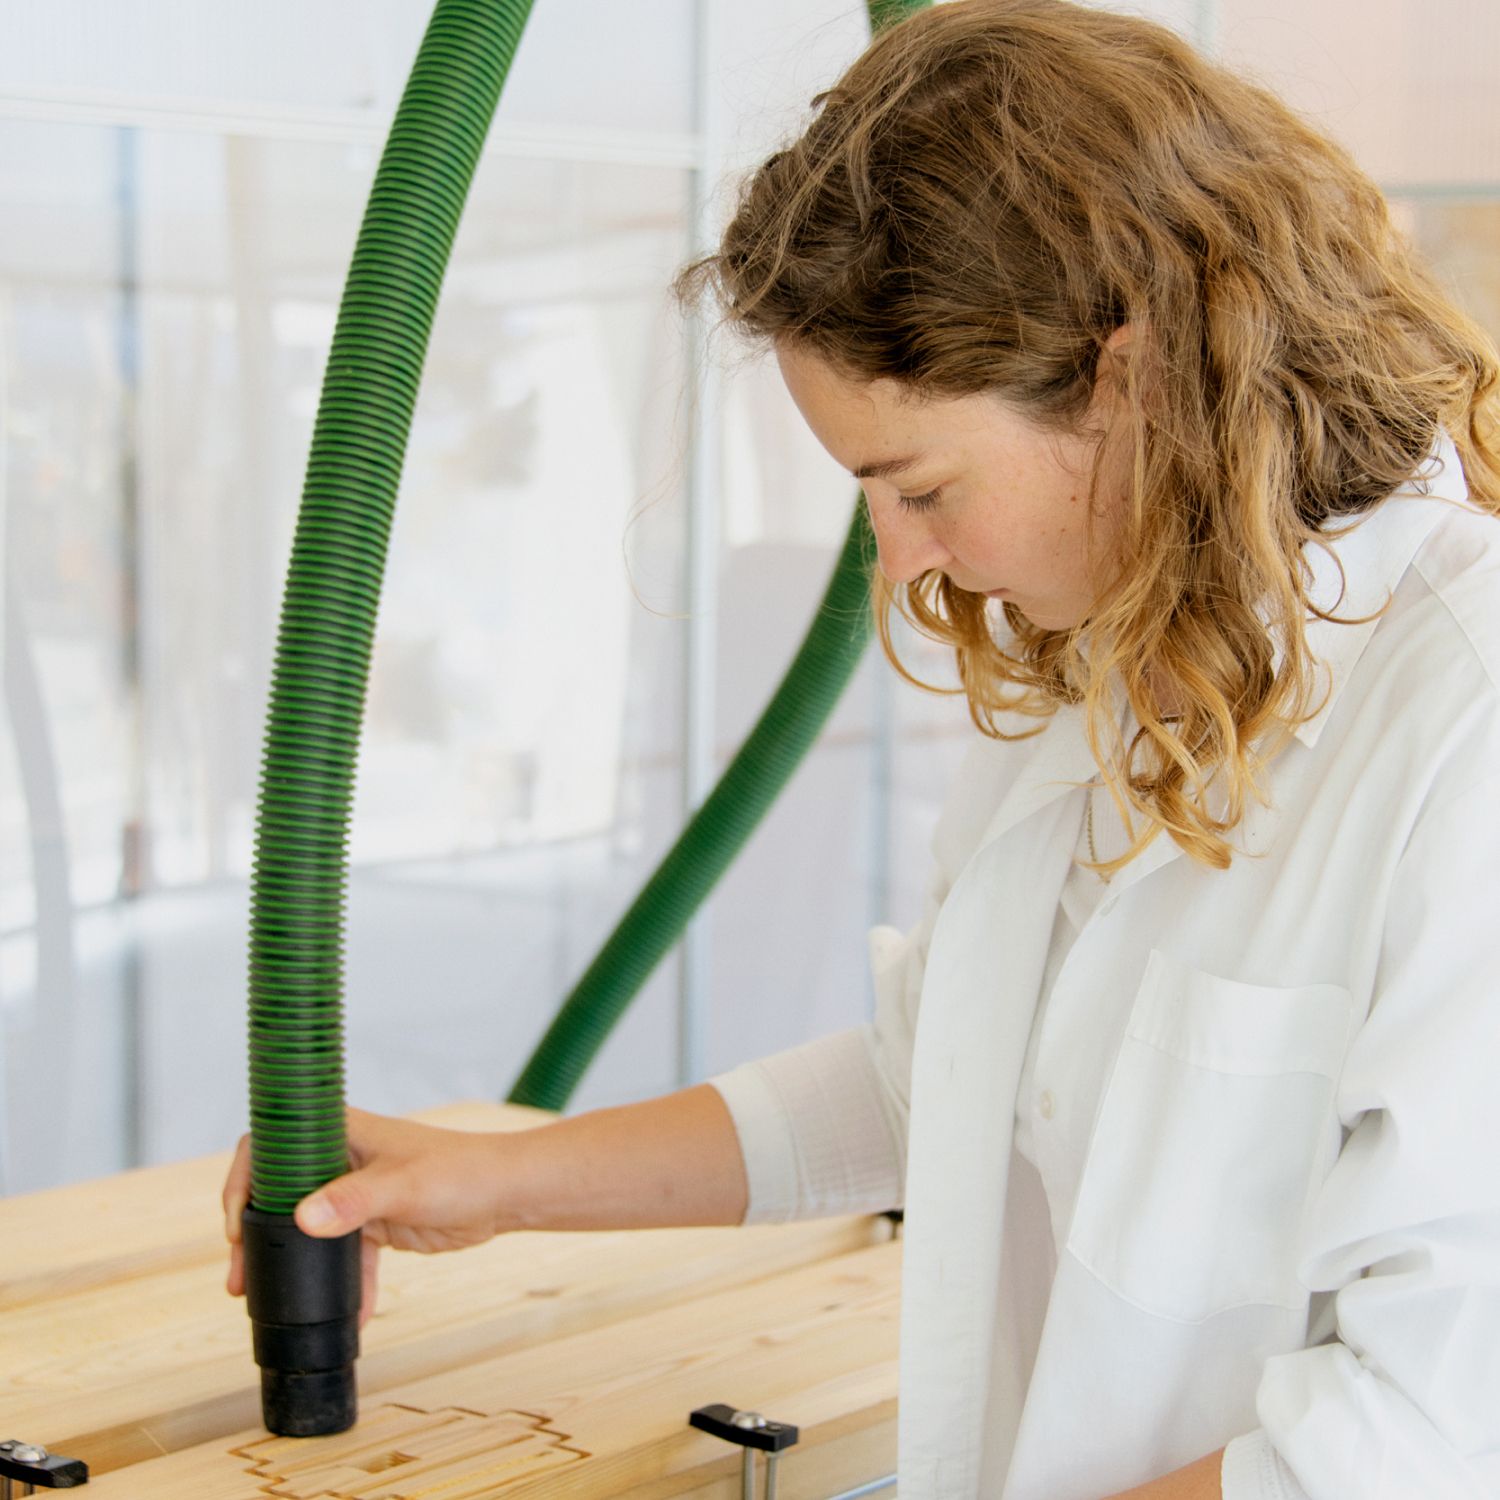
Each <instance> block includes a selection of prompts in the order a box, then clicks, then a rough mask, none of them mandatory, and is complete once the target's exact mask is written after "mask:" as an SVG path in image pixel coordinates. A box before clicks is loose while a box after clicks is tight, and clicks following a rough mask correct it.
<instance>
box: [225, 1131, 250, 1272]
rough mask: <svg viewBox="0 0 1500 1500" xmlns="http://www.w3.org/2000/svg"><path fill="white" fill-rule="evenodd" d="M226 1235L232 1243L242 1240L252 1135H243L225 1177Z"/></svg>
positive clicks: (248, 1191)
mask: <svg viewBox="0 0 1500 1500" xmlns="http://www.w3.org/2000/svg"><path fill="white" fill-rule="evenodd" d="M222 1201H223V1204H224V1235H225V1238H226V1239H228V1241H229V1243H230V1244H231V1245H237V1244H239V1242H240V1215H241V1214H242V1213H243V1212H244V1210H245V1205H246V1204H247V1203H248V1202H249V1201H250V1137H249V1136H248V1135H242V1136H241V1137H240V1142H239V1145H238V1146H236V1147H235V1148H234V1160H233V1161H232V1162H231V1163H230V1164H229V1175H228V1176H227V1177H226V1178H225V1179H224V1193H223V1198H222Z"/></svg>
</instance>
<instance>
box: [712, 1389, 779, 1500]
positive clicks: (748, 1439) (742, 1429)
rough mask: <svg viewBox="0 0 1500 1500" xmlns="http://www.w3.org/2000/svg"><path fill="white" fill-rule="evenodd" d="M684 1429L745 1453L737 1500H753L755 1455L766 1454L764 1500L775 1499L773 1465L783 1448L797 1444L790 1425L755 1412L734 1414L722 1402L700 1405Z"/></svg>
mask: <svg viewBox="0 0 1500 1500" xmlns="http://www.w3.org/2000/svg"><path fill="white" fill-rule="evenodd" d="M688 1426H690V1427H697V1428H698V1429H700V1430H701V1431H703V1432H711V1433H712V1434H713V1435H714V1436H715V1437H718V1438H723V1439H724V1441H725V1442H726V1443H738V1444H739V1445H740V1447H741V1448H743V1449H744V1450H745V1457H744V1464H743V1467H742V1468H741V1471H740V1476H741V1477H740V1494H741V1500H754V1489H755V1452H756V1449H759V1450H760V1451H761V1452H762V1453H764V1454H765V1455H766V1497H765V1500H776V1465H777V1463H778V1462H779V1461H780V1458H781V1451H782V1449H783V1448H790V1447H791V1446H792V1444H793V1443H795V1442H796V1441H797V1429H796V1428H795V1427H793V1426H792V1425H791V1423H790V1422H768V1421H767V1420H766V1419H765V1418H764V1417H763V1416H761V1414H760V1413H759V1412H758V1411H736V1410H735V1408H734V1407H732V1406H726V1405H725V1404H724V1403H723V1402H722V1401H716V1402H715V1403H714V1404H713V1405H712V1406H700V1407H699V1408H698V1409H697V1411H695V1412H693V1413H692V1414H691V1415H690V1416H689V1417H688Z"/></svg>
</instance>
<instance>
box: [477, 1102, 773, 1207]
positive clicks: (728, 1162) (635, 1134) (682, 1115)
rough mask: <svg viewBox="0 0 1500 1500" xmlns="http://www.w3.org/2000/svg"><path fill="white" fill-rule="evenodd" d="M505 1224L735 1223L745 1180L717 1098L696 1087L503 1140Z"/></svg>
mask: <svg viewBox="0 0 1500 1500" xmlns="http://www.w3.org/2000/svg"><path fill="white" fill-rule="evenodd" d="M501 1139H502V1142H503V1147H504V1150H505V1167H504V1172H503V1178H502V1184H501V1185H502V1189H503V1191H504V1194H505V1197H506V1204H505V1211H504V1212H505V1217H506V1218H507V1219H512V1220H514V1221H515V1226H516V1227H517V1228H521V1229H651V1228H662V1227H666V1226H670V1225H688V1224H700V1225H701V1224H739V1223H742V1222H743V1221H744V1217H745V1210H746V1207H747V1205H748V1203H749V1183H748V1180H747V1178H746V1175H745V1163H744V1157H743V1155H742V1154H741V1151H740V1142H739V1135H738V1134H737V1132H736V1130H735V1127H734V1120H733V1118H732V1117H731V1115H730V1113H729V1109H728V1106H727V1105H726V1104H725V1103H724V1099H723V1096H722V1095H721V1094H720V1093H719V1091H718V1090H717V1089H716V1088H714V1087H713V1085H712V1084H707V1083H700V1084H696V1085H695V1086H694V1087H692V1088H687V1089H681V1090H679V1091H678V1092H677V1093H673V1094H664V1095H662V1096H660V1097H659V1098H656V1099H646V1100H642V1101H641V1102H640V1103H638V1104H624V1105H618V1106H614V1107H612V1108H609V1109H596V1110H591V1111H589V1112H588V1113H585V1114H580V1115H573V1116H570V1117H569V1118H567V1119H565V1120H559V1121H557V1122H556V1123H555V1124H551V1125H543V1126H541V1127H539V1128H538V1129H536V1130H527V1131H521V1132H519V1133H516V1134H510V1135H506V1136H504V1137H503V1138H501Z"/></svg>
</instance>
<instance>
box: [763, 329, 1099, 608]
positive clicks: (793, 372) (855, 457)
mask: <svg viewBox="0 0 1500 1500" xmlns="http://www.w3.org/2000/svg"><path fill="white" fill-rule="evenodd" d="M1123 332H1124V330H1121V331H1120V333H1123ZM1117 340H1120V334H1116V336H1115V338H1114V339H1112V340H1111V341H1110V342H1111V344H1112V345H1114V344H1115V343H1116V341H1117ZM776 353H777V359H778V361H779V363H780V365H781V373H782V377H783V379H784V380H785V381H786V386H787V390H788V391H790V392H791V396H792V400H793V401H795V402H796V403H797V409H798V410H799V411H800V412H801V413H802V416H803V418H804V419H805V420H806V422H807V425H808V426H809V427H810V428H811V429H812V431H813V434H814V436H815V437H816V438H817V439H818V441H819V442H820V443H822V445H823V446H824V448H826V449H827V450H828V452H829V453H830V454H831V455H832V456H833V457H834V458H835V459H837V460H838V462H839V463H841V464H842V465H843V466H844V467H845V468H846V469H848V470H849V471H850V473H851V474H853V475H854V476H855V478H856V479H859V480H861V481H862V483H863V485H864V490H865V497H866V499H867V500H868V501H869V506H870V520H871V522H872V523H873V525H874V528H875V539H876V541H877V542H878V543H879V547H880V570H881V572H882V573H884V574H885V575H886V577H887V578H889V579H890V580H891V582H892V583H909V582H911V581H912V580H913V579H915V578H917V577H918V576H919V575H921V574H922V573H925V572H927V571H929V570H930V569H938V570H940V571H941V572H943V573H946V574H947V575H948V577H949V578H950V579H951V580H952V581H953V582H954V583H955V584H956V585H957V586H958V587H959V588H961V589H965V590H967V591H968V592H970V593H975V594H986V595H988V596H989V597H990V598H993V599H1003V600H1004V601H1005V602H1006V603H1008V604H1012V605H1014V606H1015V607H1016V608H1017V609H1019V610H1020V611H1021V613H1022V614H1024V615H1025V616H1026V618H1027V619H1028V620H1030V621H1032V623H1033V624H1036V625H1039V626H1041V627H1042V628H1043V629H1047V630H1063V629H1067V628H1068V627H1070V626H1073V625H1077V624H1080V623H1081V622H1082V621H1083V620H1084V619H1085V618H1086V617H1087V615H1088V614H1089V612H1090V609H1091V606H1092V604H1093V602H1094V599H1095V598H1096V597H1097V595H1098V592H1099V588H1098V585H1099V584H1102V583H1103V582H1105V581H1107V580H1108V578H1109V576H1110V563H1111V559H1112V555H1113V543H1114V539H1115V537H1116V536H1117V535H1118V530H1119V523H1120V519H1121V516H1122V513H1123V510H1124V506H1125V503H1126V501H1125V494H1126V484H1125V481H1126V470H1125V469H1124V467H1123V465H1122V463H1121V462H1120V461H1118V459H1117V460H1115V461H1114V462H1111V463H1107V464H1106V468H1105V470H1104V472H1102V473H1101V475H1100V486H1099V488H1100V493H1099V496H1098V498H1097V499H1096V501H1095V512H1094V526H1093V544H1094V553H1093V555H1092V556H1091V555H1090V552H1089V534H1088V526H1087V512H1088V491H1089V475H1090V470H1091V468H1092V465H1093V460H1094V450H1095V445H1094V442H1093V441H1092V440H1091V439H1088V438H1085V437H1068V436H1059V435H1058V434H1057V433H1054V432H1052V431H1050V430H1045V429H1043V428H1041V427H1039V426H1037V425H1036V424H1035V423H1034V422H1032V421H1031V420H1030V419H1029V418H1028V417H1025V416H1023V415H1022V414H1021V413H1020V412H1019V411H1018V410H1017V409H1016V408H1015V407H1012V406H1009V405H1006V404H1005V403H1003V402H1002V401H1000V400H999V399H998V398H997V397H995V396H993V395H990V394H988V393H985V394H981V395H977V396H959V397H953V398H939V399H936V400H926V401H916V400H912V399H911V398H910V396H909V395H908V393H907V390H906V388H905V387H903V386H901V385H900V384H898V383H897V382H896V381H892V380H876V381H873V382H870V383H865V384H860V383H856V382H854V381H851V380H849V379H848V378H847V377H845V376H843V375H841V374H839V373H838V372H837V371H836V370H835V369H834V368H833V367H832V366H831V365H829V364H828V363H826V362H825V361H824V360H822V359H819V358H818V357H817V356H816V355H814V354H811V353H809V352H808V351H806V350H805V349H801V348H798V347H795V346H793V345H790V344H786V343H782V344H779V345H778V346H777V351H776ZM1107 389H1108V390H1112V389H1113V387H1110V386H1109V385H1108V383H1107V382H1105V381H1102V380H1101V381H1100V382H1099V383H1098V384H1097V385H1096V390H1095V397H1094V405H1093V406H1092V407H1091V408H1090V411H1089V414H1088V417H1087V418H1086V421H1085V425H1086V426H1087V427H1090V428H1092V427H1093V425H1094V424H1095V422H1099V421H1102V420H1103V419H1105V418H1106V417H1107V415H1108V413H1107V411H1105V410H1104V404H1105V403H1106V401H1107V400H1108V399H1109V397H1108V395H1107ZM1127 462H1128V460H1127Z"/></svg>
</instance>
